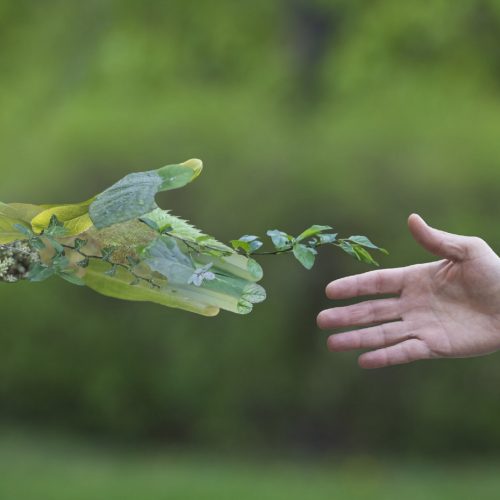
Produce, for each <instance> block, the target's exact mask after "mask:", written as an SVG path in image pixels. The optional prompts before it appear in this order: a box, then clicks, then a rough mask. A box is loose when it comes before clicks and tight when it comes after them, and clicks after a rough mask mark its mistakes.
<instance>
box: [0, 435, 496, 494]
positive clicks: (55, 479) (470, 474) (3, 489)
mask: <svg viewBox="0 0 500 500" xmlns="http://www.w3.org/2000/svg"><path fill="white" fill-rule="evenodd" d="M0 498H1V499H2V500H89V499H92V500H97V499H101V498H102V499H106V500H114V499H116V500H136V499H137V500H139V499H141V500H142V499H154V500H156V499H165V500H167V499H168V500H184V499H186V500H188V499H195V500H205V499H206V500H226V499H227V500H266V499H270V500H271V499H272V500H280V499H286V500H295V499H297V500H299V499H300V500H305V499H311V500H322V499H325V500H326V499H328V500H332V499H342V500H349V499H370V500H374V499H383V500H392V499H394V500H396V499H397V500H401V499H402V498H404V499H405V500H410V499H422V500H424V499H425V500H432V499H439V500H446V499H453V500H460V499H464V500H470V499H471V498H480V499H481V500H487V499H490V498H491V499H498V498H500V474H498V462H497V463H496V464H495V463H486V462H485V463H480V464H477V463H475V464H473V463H469V464H462V465H454V466H452V465H445V464H441V465H436V464H434V465H431V464H422V463H420V464H417V463H406V462H396V461H392V462H391V461H382V462H379V461H378V460H376V459H374V458H366V457H365V458H349V459H336V460H333V461H331V462H325V461H323V462H321V464H314V463H311V462H309V463H297V462H296V461H289V462H287V461H276V460H267V461H266V460H264V461H259V460H256V459H251V460H245V459H242V458H240V459H237V460H232V459H230V458H227V457H225V458H221V457H219V458H215V457H211V456H207V455H201V454H195V453H185V452H180V453H174V452H173V451H171V452H146V451H144V450H141V451H136V452H134V451H132V450H130V449H129V450H126V451H120V450H116V449H109V448H105V447H102V448H100V447H97V446H86V445H83V444H82V443H77V442H71V441H64V442H63V441H61V440H60V439H58V440H53V439H50V438H49V437H47V436H46V437H44V438H43V439H40V438H36V439H34V438H33V437H30V436H21V435H19V434H17V435H14V436H13V435H12V434H9V433H6V432H1V433H0Z"/></svg>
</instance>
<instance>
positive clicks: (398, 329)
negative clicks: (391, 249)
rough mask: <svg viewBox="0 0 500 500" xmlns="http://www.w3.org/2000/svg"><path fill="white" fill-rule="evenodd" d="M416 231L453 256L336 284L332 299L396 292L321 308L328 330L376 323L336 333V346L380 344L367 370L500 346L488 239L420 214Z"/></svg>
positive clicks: (495, 274) (332, 342)
mask: <svg viewBox="0 0 500 500" xmlns="http://www.w3.org/2000/svg"><path fill="white" fill-rule="evenodd" d="M412 225H413V227H412ZM410 229H412V232H413V233H414V236H415V238H416V239H417V241H419V242H420V243H421V244H422V245H423V246H425V247H426V248H428V249H429V250H430V251H432V252H433V253H436V254H438V255H441V256H444V257H447V259H446V260H441V261H438V262H432V263H429V264H420V265H415V266H410V267H406V268H400V269H387V270H382V271H374V272H370V273H365V274H362V275H358V276H353V277H348V278H342V279H340V280H337V281H335V282H333V283H331V284H330V285H329V286H328V288H327V295H328V296H329V297H330V298H339V299H340V298H350V297H356V296H364V295H377V294H391V295H395V297H392V298H384V299H379V300H370V301H365V302H361V303H359V304H356V305H352V306H347V307H336V308H333V309H329V310H326V311H323V312H322V313H320V315H319V316H318V324H319V325H320V327H322V328H328V329H331V328H333V329H334V328H342V327H354V326H367V325H373V324H375V325H376V326H369V327H367V328H363V329H359V330H353V331H350V332H345V333H339V334H335V335H332V336H331V337H330V338H329V342H328V343H329V347H330V348H331V349H332V350H335V351H342V350H351V349H375V350H374V351H371V352H368V353H365V354H363V355H362V356H361V357H360V364H361V365H362V366H363V367H367V368H376V367H380V366H387V365H391V364H398V363H406V362H410V361H414V360H417V359H425V358H433V357H465V356H474V355H479V354H486V353H488V352H492V351H494V350H496V349H498V348H500V315H499V314H498V312H500V259H499V258H498V257H497V256H496V255H495V253H494V252H493V251H492V250H491V249H490V248H489V247H488V246H487V245H486V244H485V243H484V242H482V241H481V240H478V239H476V238H466V237H459V236H454V235H448V234H447V233H442V232H440V231H436V230H434V229H432V228H429V227H428V226H426V225H425V223H423V221H421V219H420V220H419V219H416V218H415V219H413V222H412V223H411V224H410Z"/></svg>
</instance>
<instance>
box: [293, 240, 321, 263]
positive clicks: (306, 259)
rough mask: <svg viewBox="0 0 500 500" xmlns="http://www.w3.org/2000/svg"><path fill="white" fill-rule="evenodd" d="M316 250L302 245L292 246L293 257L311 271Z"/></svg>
mask: <svg viewBox="0 0 500 500" xmlns="http://www.w3.org/2000/svg"><path fill="white" fill-rule="evenodd" d="M316 254H317V252H316V250H315V249H314V248H311V247H308V246H306V245H302V244H301V243H298V244H295V245H294V246H293V255H295V258H296V259H297V260H298V261H299V262H300V263H301V264H302V265H303V266H304V267H305V268H306V269H311V268H312V267H313V266H314V261H315V259H316Z"/></svg>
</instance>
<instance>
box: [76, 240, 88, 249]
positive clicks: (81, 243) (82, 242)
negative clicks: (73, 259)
mask: <svg viewBox="0 0 500 500" xmlns="http://www.w3.org/2000/svg"><path fill="white" fill-rule="evenodd" d="M87 243H88V242H87V240H82V239H80V238H76V239H75V242H74V245H75V250H81V249H82V248H83V247H84V246H85V245H86V244H87Z"/></svg>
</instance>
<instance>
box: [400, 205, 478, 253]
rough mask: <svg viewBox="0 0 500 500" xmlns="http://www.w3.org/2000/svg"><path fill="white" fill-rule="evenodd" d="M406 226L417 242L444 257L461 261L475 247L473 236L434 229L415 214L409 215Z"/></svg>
mask: <svg viewBox="0 0 500 500" xmlns="http://www.w3.org/2000/svg"><path fill="white" fill-rule="evenodd" d="M408 227H409V228H410V231H411V233H412V235H413V237H414V238H415V240H416V241H417V243H419V244H420V245H421V246H423V247H424V248H425V249H426V250H428V251H429V252H431V253H433V254H434V255H437V256H438V257H442V258H444V259H448V260H453V261H463V260H465V259H467V258H469V257H470V256H471V253H473V250H474V248H475V246H474V243H473V242H474V240H475V238H471V237H468V236H460V235H458V234H452V233H447V232H445V231H441V230H439V229H434V228H433V227H430V226H428V225H427V224H426V222H425V221H424V219H422V217H420V216H419V215H417V214H412V215H410V217H409V218H408Z"/></svg>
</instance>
